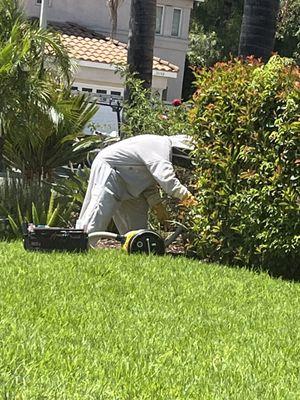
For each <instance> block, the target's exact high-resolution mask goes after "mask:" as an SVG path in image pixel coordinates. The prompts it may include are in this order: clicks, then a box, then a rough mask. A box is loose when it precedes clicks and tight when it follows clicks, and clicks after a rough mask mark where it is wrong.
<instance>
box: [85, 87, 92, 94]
mask: <svg viewBox="0 0 300 400" xmlns="http://www.w3.org/2000/svg"><path fill="white" fill-rule="evenodd" d="M82 91H83V92H88V93H92V92H93V89H92V88H86V87H83V88H82Z"/></svg>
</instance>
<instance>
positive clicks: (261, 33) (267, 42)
mask: <svg viewBox="0 0 300 400" xmlns="http://www.w3.org/2000/svg"><path fill="white" fill-rule="evenodd" d="M279 2H280V0H245V2H244V14H243V21H242V27H241V34H240V44H239V55H240V56H242V57H247V56H255V57H256V58H262V59H263V60H264V61H267V60H268V59H269V58H270V56H271V53H272V51H273V48H274V40H275V32H276V21H277V15H278V11H279Z"/></svg>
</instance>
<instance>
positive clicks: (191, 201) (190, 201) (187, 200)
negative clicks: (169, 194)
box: [179, 193, 198, 208]
mask: <svg viewBox="0 0 300 400" xmlns="http://www.w3.org/2000/svg"><path fill="white" fill-rule="evenodd" d="M197 204H198V202H197V200H196V197H194V196H193V195H192V193H188V194H187V195H186V196H185V197H184V198H183V199H182V200H181V202H180V203H179V205H180V206H183V207H187V208H189V207H193V206H196V205H197Z"/></svg>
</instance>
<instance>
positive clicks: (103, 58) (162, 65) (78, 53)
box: [49, 22, 179, 72]
mask: <svg viewBox="0 0 300 400" xmlns="http://www.w3.org/2000/svg"><path fill="white" fill-rule="evenodd" d="M49 25H50V26H51V27H53V28H54V29H55V30H56V31H58V32H59V33H60V34H61V37H62V42H63V44H64V45H65V46H66V48H67V50H68V52H69V54H70V56H71V57H74V58H76V59H78V60H84V61H93V62H99V63H105V64H126V61H127V45H126V44H125V43H122V42H119V41H118V40H114V39H111V38H109V37H106V36H104V35H101V34H99V33H97V32H95V31H93V30H90V29H87V28H85V27H83V26H80V25H77V24H74V23H71V22H65V23H59V22H50V23H49ZM153 69H154V70H158V71H166V72H178V71H179V68H178V67H177V66H176V65H174V64H171V63H170V62H168V61H166V60H162V59H161V58H158V57H153Z"/></svg>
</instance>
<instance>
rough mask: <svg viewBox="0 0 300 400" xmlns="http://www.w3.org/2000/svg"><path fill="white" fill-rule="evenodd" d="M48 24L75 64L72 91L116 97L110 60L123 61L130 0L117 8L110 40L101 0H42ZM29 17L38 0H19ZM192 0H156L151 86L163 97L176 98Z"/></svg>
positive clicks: (118, 90) (117, 82) (117, 83)
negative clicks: (114, 28)
mask: <svg viewBox="0 0 300 400" xmlns="http://www.w3.org/2000/svg"><path fill="white" fill-rule="evenodd" d="M46 1H47V3H46V6H47V7H46V9H47V20H48V21H49V25H52V27H53V28H55V29H56V30H58V31H59V32H60V33H61V35H62V38H63V42H64V43H65V44H66V46H67V48H68V51H69V54H70V56H71V57H72V58H73V59H74V60H76V62H77V64H78V68H77V71H76V72H75V77H74V90H80V91H86V92H91V93H97V94H99V95H101V94H103V95H105V94H107V95H112V96H122V94H123V92H124V89H123V82H122V78H121V77H120V76H119V75H118V74H116V73H115V70H116V67H115V64H118V63H124V64H125V63H126V58H127V49H126V43H127V38H128V30H129V28H128V27H129V16H130V0H124V1H123V2H122V3H121V6H120V7H119V11H118V27H117V32H116V36H115V39H114V40H111V39H110V36H111V21H110V16H109V11H108V8H107V6H106V0H87V1H79V0H63V1H60V0H46ZM23 4H24V9H25V11H26V13H27V14H28V16H29V17H39V14H40V7H41V0H23ZM192 7H193V0H158V1H157V17H156V36H155V47H154V56H155V57H154V60H153V89H154V90H155V91H157V92H158V93H159V94H160V96H161V97H162V98H163V99H164V100H167V101H171V100H172V99H174V98H178V97H179V98H180V97H181V88H182V82H183V73H184V65H185V56H186V51H187V47H188V30H189V21H190V12H191V9H192Z"/></svg>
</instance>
